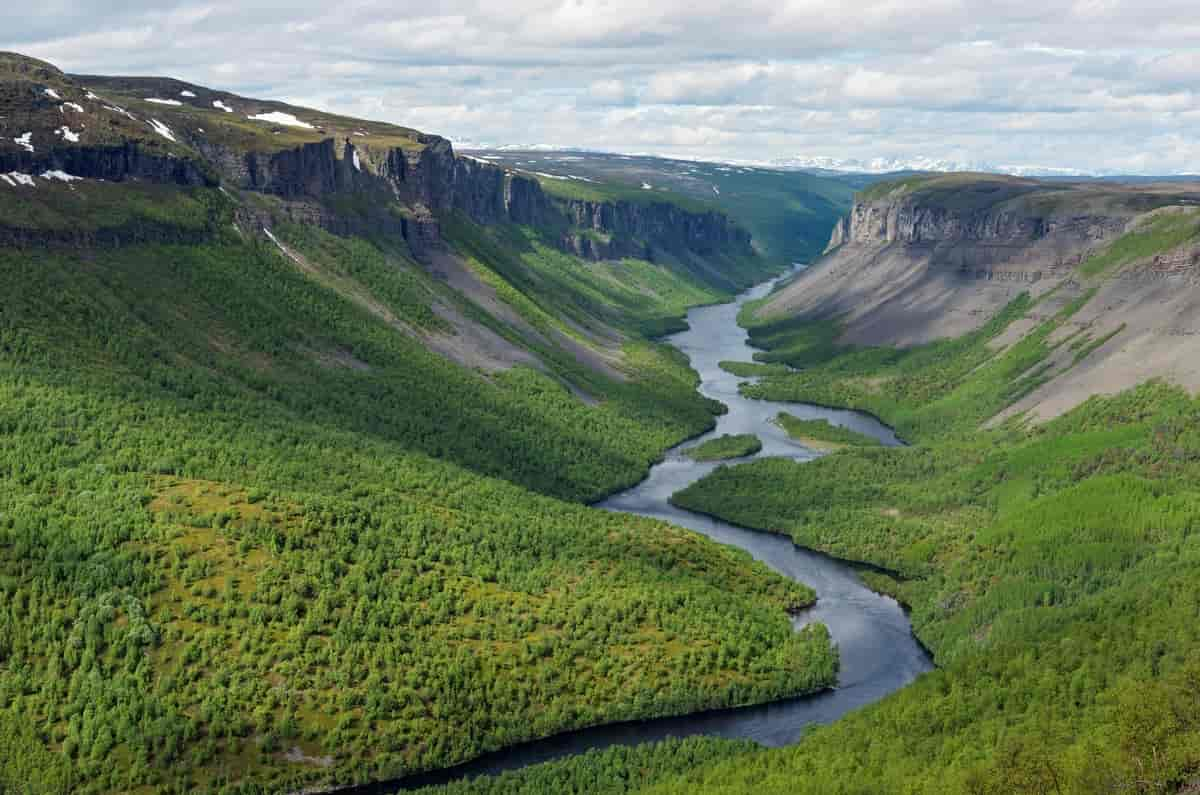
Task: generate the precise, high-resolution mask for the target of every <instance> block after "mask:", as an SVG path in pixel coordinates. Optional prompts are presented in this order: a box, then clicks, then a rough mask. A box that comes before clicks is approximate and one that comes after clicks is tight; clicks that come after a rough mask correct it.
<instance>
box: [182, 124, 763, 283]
mask: <svg viewBox="0 0 1200 795" xmlns="http://www.w3.org/2000/svg"><path fill="white" fill-rule="evenodd" d="M418 140H419V143H420V144H422V147H421V148H419V149H417V148H400V147H393V148H389V149H387V150H385V151H382V152H380V151H377V150H375V149H373V148H372V147H371V145H370V144H369V143H363V142H358V141H350V140H347V141H345V142H343V143H342V144H341V145H340V147H339V144H337V143H336V142H335V141H333V140H332V139H326V140H324V141H321V142H319V143H312V144H305V145H303V146H300V147H297V148H295V149H288V150H284V151H280V152H275V153H271V154H261V153H257V152H247V153H245V154H243V155H241V156H238V155H236V154H234V153H232V152H230V151H228V150H226V149H222V148H221V147H216V146H206V145H204V144H203V143H201V144H199V146H200V148H201V150H202V151H203V152H204V153H205V155H206V157H208V158H209V160H210V162H212V163H213V165H214V167H216V168H217V169H219V170H220V171H221V172H222V173H223V175H224V176H225V178H226V179H227V180H228V181H230V182H232V183H233V184H235V185H237V186H238V187H240V188H242V189H246V190H254V191H262V192H265V193H270V194H274V195H277V196H279V197H281V198H284V199H287V200H289V201H291V202H296V201H299V202H303V201H306V200H314V199H315V200H319V201H321V202H322V203H323V204H324V205H325V207H326V208H327V211H326V212H324V213H322V214H320V215H319V217H320V219H321V223H322V225H323V226H325V227H326V228H329V229H331V230H332V231H335V232H358V231H361V229H360V227H361V225H362V223H360V222H359V220H361V219H359V220H356V219H355V218H354V217H352V216H349V217H348V216H347V215H346V213H345V212H337V211H331V209H330V208H332V207H339V206H340V207H341V208H342V209H343V210H344V209H345V207H346V202H345V201H342V202H339V201H338V199H339V198H341V199H347V198H351V197H355V196H357V197H359V198H360V199H368V204H369V197H375V198H378V199H379V200H380V201H381V202H382V203H387V202H391V201H394V202H399V203H400V204H401V205H403V206H404V207H405V208H406V211H405V212H404V213H401V214H399V215H395V214H393V215H390V216H389V215H386V214H373V215H372V217H371V219H370V221H369V222H366V223H369V225H370V226H371V227H372V228H374V229H375V230H379V229H380V228H381V227H380V224H381V223H382V224H384V225H391V226H393V227H394V228H395V229H397V230H399V231H402V232H403V234H404V236H405V238H406V239H407V240H408V241H409V244H410V246H411V247H412V248H413V249H414V251H415V252H417V253H418V255H420V254H423V253H428V252H429V250H430V248H431V247H432V246H435V245H437V241H438V240H439V237H440V234H439V228H438V220H437V219H438V217H439V216H440V215H442V214H444V213H448V212H460V213H462V214H464V215H465V216H467V217H468V218H470V219H471V220H473V221H476V222H478V223H482V224H496V223H513V224H520V225H527V226H534V227H538V228H540V229H542V230H544V231H549V232H553V233H554V235H555V239H557V241H558V243H559V245H560V247H561V248H563V249H564V250H566V251H569V252H571V253H574V254H576V255H578V256H582V257H586V258H589V259H608V258H619V257H627V256H629V257H642V258H650V259H653V258H654V257H655V256H656V255H657V253H659V252H663V251H669V252H688V253H692V254H695V255H698V256H709V255H712V254H715V253H717V252H719V251H725V252H733V253H738V254H747V255H748V254H750V253H752V248H751V241H750V236H749V234H748V233H746V232H745V231H744V230H742V229H741V228H740V227H737V226H736V225H734V224H733V223H732V222H731V221H730V220H729V219H728V218H727V217H726V216H725V215H723V214H721V213H718V212H689V211H687V210H684V209H683V208H681V207H679V206H677V205H675V204H672V203H670V202H668V201H647V202H635V201H613V202H607V201H586V200H563V199H558V198H555V197H553V196H551V195H549V194H548V193H546V191H544V190H543V189H542V187H541V185H540V184H539V183H538V182H537V180H535V179H533V178H531V177H527V176H524V175H522V174H518V173H514V172H511V171H507V170H505V169H502V168H499V167H496V166H493V165H490V164H487V163H483V162H481V161H479V160H476V159H473V158H467V157H459V156H457V155H456V154H455V153H454V150H453V148H452V146H451V144H450V142H449V141H446V140H445V139H442V138H438V137H436V136H427V135H422V136H420V138H419V139H418ZM339 148H340V153H339ZM351 203H353V202H351ZM360 205H361V202H360ZM376 209H378V208H376ZM306 212H307V210H306Z"/></svg>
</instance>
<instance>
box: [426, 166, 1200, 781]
mask: <svg viewBox="0 0 1200 795" xmlns="http://www.w3.org/2000/svg"><path fill="white" fill-rule="evenodd" d="M1192 196H1193V193H1192V192H1191V188H1190V187H1189V186H1186V185H1177V186H1172V187H1170V188H1163V187H1159V186H1145V187H1143V186H1139V187H1137V188H1125V187H1120V186H1109V185H1104V186H1097V185H1095V184H1090V185H1086V186H1081V185H1059V184H1046V183H1041V182H1033V181H1029V180H1015V179H1009V178H994V177H978V176H975V175H956V176H953V177H936V178H913V179H909V180H906V181H904V182H902V183H893V184H890V185H887V186H880V187H878V188H875V189H871V190H868V191H866V192H865V193H864V194H862V195H860V196H859V198H858V201H857V203H856V206H855V210H854V212H853V213H852V214H851V216H850V219H849V222H848V223H847V224H845V225H842V226H840V227H839V229H838V230H837V231H836V232H835V237H834V244H835V249H834V250H833V251H832V252H831V254H830V255H829V256H828V257H827V258H825V259H824V260H823V261H821V262H819V263H817V264H816V265H814V266H813V268H812V270H811V271H809V272H807V273H805V274H804V275H802V276H801V277H800V278H798V279H797V280H795V281H794V282H792V283H791V284H790V285H788V286H787V287H785V288H784V289H782V290H780V291H779V292H777V293H776V294H775V295H774V296H772V297H769V298H768V299H767V300H765V301H764V302H763V303H762V304H761V305H760V306H759V307H758V308H757V310H756V311H755V310H753V309H752V310H751V311H748V312H745V313H743V317H742V320H743V322H744V323H745V324H746V325H747V326H748V327H749V329H750V332H751V334H752V337H753V339H754V340H755V341H756V342H757V343H758V344H759V345H760V346H762V347H763V348H764V349H765V350H764V351H763V352H762V353H760V354H757V356H758V357H759V358H762V359H763V360H765V361H766V362H768V363H772V364H768V365H761V364H760V365H759V366H758V367H752V366H751V367H749V368H748V369H744V370H743V368H744V367H745V365H742V366H738V365H736V364H734V363H722V366H723V367H728V368H729V369H731V370H732V371H735V372H736V371H743V372H746V373H747V374H748V375H754V376H757V377H758V378H757V380H756V381H754V382H747V383H745V384H744V385H743V386H742V391H743V393H744V394H745V395H747V396H750V397H759V398H764V399H770V400H784V401H798V402H810V403H815V404H820V405H825V406H834V407H846V408H855V409H860V410H864V411H868V412H871V413H873V414H875V415H876V416H877V417H879V418H880V419H881V420H882V421H884V422H886V423H888V424H889V425H891V426H892V427H894V428H895V429H896V431H897V433H898V434H899V435H901V436H902V437H903V438H904V439H905V440H906V441H908V442H909V443H910V444H909V445H907V446H903V447H895V448H887V447H880V446H863V445H859V444H842V445H838V446H837V447H836V449H833V450H832V451H831V452H829V454H828V455H825V456H823V457H821V458H819V459H817V460H815V461H810V462H804V463H797V462H794V461H790V460H787V459H784V458H766V459H760V460H756V461H752V462H750V463H744V464H738V465H735V466H726V467H721V468H718V469H716V470H714V471H713V472H712V473H711V474H710V475H708V476H707V477H705V478H704V479H702V480H700V481H697V482H695V483H693V484H691V485H690V486H688V487H687V488H685V489H683V490H681V491H679V492H677V493H676V494H674V495H673V496H672V498H671V499H672V502H673V503H675V504H676V505H679V506H681V507H683V508H686V509H689V510H693V511H698V512H701V513H704V514H707V515H711V516H715V517H717V518H719V519H723V520H725V521H728V522H733V523H736V524H738V525H741V526H745V527H750V528H758V529H761V530H764V531H767V532H774V533H782V534H784V535H787V536H789V537H790V538H791V539H793V540H794V541H795V542H796V543H798V544H800V545H803V546H806V547H809V548H813V549H817V550H820V551H823V552H826V553H828V554H831V555H835V556H838V557H842V558H846V559H852V560H858V561H863V562H865V563H867V564H870V565H871V566H872V567H873V568H872V569H871V570H870V571H867V572H865V573H863V575H862V576H863V579H864V581H865V582H867V583H868V584H869V585H870V586H871V587H872V588H874V589H876V590H878V591H880V592H882V593H886V594H889V595H892V596H894V597H895V598H896V599H898V600H900V601H901V602H902V603H903V604H905V605H907V606H909V607H910V608H911V618H912V626H913V631H914V632H915V633H916V635H917V637H918V638H919V639H920V640H921V641H922V643H923V644H924V645H925V646H926V647H927V648H928V649H929V650H930V651H931V652H932V653H933V655H934V658H935V660H936V662H937V666H938V667H937V669H936V670H934V671H932V672H930V673H928V674H925V675H924V676H922V677H921V678H919V679H918V680H917V681H916V682H914V683H913V684H911V685H909V686H908V687H905V688H903V689H901V690H898V691H896V692H895V693H893V694H891V695H889V696H887V697H886V698H884V699H882V700H880V701H879V702H877V703H875V704H872V705H871V706H869V707H866V708H864V709H862V710H859V711H857V712H853V713H850V714H848V715H846V716H844V717H842V718H841V719H839V720H838V721H836V722H834V723H832V724H830V725H827V726H822V727H819V728H814V729H813V730H812V731H811V732H810V733H809V734H807V735H806V736H805V738H804V739H803V741H801V742H799V743H797V744H796V745H794V746H791V747H788V748H782V749H772V750H766V749H750V748H738V747H737V746H735V745H733V744H727V743H716V744H711V745H707V746H699V745H698V746H694V747H691V748H687V749H684V748H683V747H680V746H678V745H672V744H663V745H661V746H656V747H653V748H646V749H641V750H640V753H639V754H638V755H637V756H636V757H633V755H628V756H630V757H633V758H629V759H628V760H627V759H625V758H623V757H622V755H620V754H616V753H613V752H604V753H595V754H591V755H590V756H587V757H577V758H574V759H571V760H568V761H566V762H558V763H553V764H550V765H545V766H540V767H537V768H531V769H529V770H523V771H518V772H516V773H510V774H508V775H506V776H501V777H495V778H488V779H481V780H479V781H474V782H470V783H463V784H460V785H457V786H455V787H451V788H448V789H447V790H445V791H449V792H454V793H461V794H463V795H465V794H466V793H479V794H480V795H483V794H484V793H506V792H512V793H516V792H521V793H537V792H545V793H549V792H556V791H573V790H574V791H580V790H581V789H586V788H587V786H588V783H589V782H592V781H596V782H597V783H598V786H597V787H596V791H601V792H608V793H634V792H636V793H653V795H674V794H675V793H678V794H679V795H684V793H686V794H687V795H695V794H696V793H755V795H762V794H764V793H766V794H767V795H770V794H772V793H778V795H796V794H797V793H799V794H801V795H807V794H808V793H811V795H825V793H830V792H839V793H862V794H863V795H866V794H867V793H893V792H896V793H947V795H950V794H951V793H954V794H956V795H957V794H958V793H968V794H970V795H1013V794H1014V793H1016V794H1027V795H1034V794H1035V793H1036V794H1039V795H1044V794H1045V793H1056V794H1059V795H1095V793H1147V792H1157V793H1180V794H1183V793H1194V792H1196V791H1197V789H1198V788H1200V667H1198V665H1197V660H1200V632H1198V626H1200V625H1198V624H1197V621H1196V617H1197V616H1198V615H1200V576H1198V574H1200V536H1198V535H1197V533H1196V516H1198V515H1200V434H1198V433H1197V428H1198V427H1200V398H1198V397H1197V396H1196V394H1195V392H1194V389H1195V386H1194V385H1190V388H1189V389H1184V388H1182V387H1183V386H1189V384H1188V383H1187V382H1186V380H1185V379H1184V378H1181V377H1180V376H1179V373H1180V369H1178V368H1176V367H1175V366H1174V365H1172V366H1169V367H1168V366H1165V365H1164V361H1168V362H1170V361H1174V362H1177V363H1179V364H1180V366H1182V365H1187V364H1190V363H1191V361H1189V359H1188V357H1191V360H1192V361H1194V359H1195V351H1193V350H1192V349H1191V348H1190V347H1189V343H1188V341H1187V337H1186V335H1185V336H1183V337H1182V338H1180V337H1177V336H1174V335H1171V334H1166V333H1162V334H1161V336H1163V337H1165V338H1166V340H1167V342H1165V343H1164V342H1161V341H1158V340H1156V338H1155V335H1154V333H1153V332H1152V331H1148V330H1147V329H1148V328H1149V329H1155V328H1157V329H1164V328H1167V329H1169V328H1174V327H1182V328H1188V327H1190V326H1191V325H1192V324H1194V323H1195V322H1196V318H1197V317H1198V315H1197V314H1196V312H1195V311H1193V310H1190V309H1189V308H1188V307H1189V306H1190V303H1189V302H1190V301H1191V300H1192V295H1193V293H1194V292H1195V288H1194V286H1193V281H1192V278H1191V270H1192V267H1193V265H1194V262H1195V259H1194V257H1193V254H1192V252H1193V250H1194V246H1195V245H1196V243H1195V241H1196V238H1197V235H1198V234H1200V228H1198V223H1197V222H1198V219H1197V217H1196V215H1195V212H1196V211H1195V210H1194V209H1193V207H1192V204H1193V200H1192ZM964 266H966V267H964ZM1031 270H1032V271H1033V272H1038V271H1040V272H1041V273H1042V276H1041V277H1040V278H1038V279H1036V280H1029V279H1027V278H1025V277H1023V276H1006V275H1003V274H1026V273H1029V272H1031ZM978 274H982V275H978ZM964 282H966V284H964ZM1009 289H1011V290H1012V294H1011V295H1008V294H1006V293H1007V291H1008V290H1009ZM1108 301H1111V302H1116V301H1124V303H1122V304H1120V312H1121V313H1122V318H1121V321H1120V323H1124V324H1125V325H1124V326H1122V325H1121V324H1120V323H1117V324H1113V323H1112V322H1111V321H1108V320H1107V319H1106V320H1105V322H1104V323H1103V324H1101V323H1100V322H1092V319H1093V318H1096V317H1097V316H1098V312H1100V311H1101V310H1103V309H1107V308H1108V307H1110V305H1109V304H1107V303H1105V302H1108ZM829 302H832V303H833V304H834V305H833V306H831V307H828V308H827V307H826V306H825V304H827V303H829ZM955 310H957V311H955ZM963 310H966V311H969V312H971V313H972V314H969V315H968V316H967V317H965V318H964V317H961V316H960V315H962V314H964V311H963ZM1109 311H1110V312H1111V311H1113V310H1112V309H1109ZM791 312H796V314H790V313H791ZM1155 316H1157V317H1158V320H1157V324H1158V325H1157V326H1147V325H1146V324H1147V323H1148V322H1149V321H1148V320H1147V318H1151V317H1155ZM847 342H853V343H856V344H846V343H847ZM897 342H902V343H903V344H902V345H898V344H896V343H897ZM1124 346H1133V348H1132V351H1131V354H1128V355H1125V356H1123V355H1122V354H1121V351H1122V350H1123V348H1124ZM1138 346H1141V347H1138ZM1176 347H1178V348H1179V349H1180V350H1178V351H1177V350H1176ZM1151 351H1152V352H1155V353H1156V354H1158V355H1161V356H1171V357H1174V356H1178V357H1179V358H1178V359H1167V360H1164V359H1162V358H1153V357H1151V356H1150V355H1149V353H1148V352H1151ZM1131 355H1136V356H1140V357H1143V360H1142V361H1136V360H1134V359H1132V358H1128V356H1131ZM781 362H782V363H787V364H790V365H792V368H794V369H789V368H785V367H782V366H781V365H780V364H779V363H781ZM1135 365H1136V366H1135ZM1092 377H1098V378H1102V379H1104V380H1103V382H1102V383H1104V384H1106V385H1108V387H1110V388H1111V390H1112V391H1116V390H1118V389H1119V390H1120V391H1119V392H1117V393H1116V394H1113V395H1104V394H1092V393H1093V392H1101V391H1103V390H1100V389H1097V388H1096V387H1095V386H1094V384H1095V383H1096V382H1094V381H1089V380H1087V379H1089V378H1092ZM1173 380H1174V381H1176V383H1170V382H1171V381H1173ZM1064 384H1066V385H1069V388H1068V387H1064V386H1063V385H1064ZM1071 390H1077V391H1076V392H1072V391H1071ZM1068 398H1069V399H1068ZM1027 406H1033V407H1034V408H1035V409H1040V410H1042V411H1043V412H1044V415H1043V416H1042V417H1040V418H1038V419H1039V421H1037V422H1031V421H1028V419H1027V418H1023V417H1022V416H1021V415H1022V409H1023V408H1024V407H1027ZM1051 414H1053V415H1054V416H1050V415H1051ZM785 425H786V423H785ZM805 430H807V429H805ZM821 435H824V436H828V434H827V433H822V434H818V439H817V441H823V440H822V439H820V438H819V437H820V436H821ZM685 754H686V756H684V755H685ZM681 756H684V758H681Z"/></svg>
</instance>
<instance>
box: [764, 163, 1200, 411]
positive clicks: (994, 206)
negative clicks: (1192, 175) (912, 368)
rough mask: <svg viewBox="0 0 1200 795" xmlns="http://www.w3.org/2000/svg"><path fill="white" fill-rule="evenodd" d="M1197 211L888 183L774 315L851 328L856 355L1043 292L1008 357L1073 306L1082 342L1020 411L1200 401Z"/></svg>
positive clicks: (1125, 197) (1182, 204)
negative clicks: (1181, 398) (1122, 395)
mask: <svg viewBox="0 0 1200 795" xmlns="http://www.w3.org/2000/svg"><path fill="white" fill-rule="evenodd" d="M1197 205H1200V185H1189V184H1178V183H1172V184H1164V185H1138V186H1131V185H1121V184H1115V183H1077V184H1068V183H1056V182H1038V181H1035V180H1026V179H1016V178H1009V177H996V176H984V175H975V174H959V175H948V176H938V177H919V178H910V179H906V180H901V181H899V182H892V183H885V184H882V185H878V186H874V187H872V188H870V189H869V190H867V191H864V192H863V193H861V194H859V196H858V197H857V198H856V201H855V204H854V207H853V208H852V210H851V211H850V213H849V214H848V215H847V216H846V217H845V218H844V219H842V220H841V221H839V222H838V224H837V225H836V226H835V228H834V230H833V231H832V233H831V235H830V245H829V248H828V250H827V255H826V256H825V257H824V258H823V259H822V260H820V261H819V262H818V263H816V264H815V265H813V266H812V267H811V268H809V269H808V270H807V271H806V272H805V273H803V274H802V275H801V276H800V277H798V278H797V279H796V280H795V281H793V282H792V283H791V284H789V285H788V286H787V287H786V288H785V289H783V290H781V291H780V292H779V293H777V294H775V295H774V296H773V297H772V298H771V300H770V301H768V302H767V303H766V304H765V305H764V306H763V307H761V308H760V309H759V312H758V317H759V318H760V319H767V318H784V317H786V318H797V317H798V318H808V319H812V320H824V321H831V322H837V323H838V324H839V326H840V328H841V336H840V342H841V343H843V344H852V345H885V346H899V347H907V346H913V345H919V344H924V343H928V342H932V341H934V340H939V339H946V338H950V337H956V336H959V335H962V334H965V333H967V332H970V331H972V330H974V329H977V328H979V327H981V326H982V325H983V324H984V323H986V322H987V321H988V320H989V319H991V318H992V317H994V316H995V315H996V314H997V313H998V312H999V311H1000V310H1001V309H1003V308H1004V307H1005V306H1007V305H1009V304H1010V303H1011V302H1012V301H1013V300H1014V299H1015V298H1016V297H1018V296H1019V295H1021V294H1022V293H1029V294H1030V296H1031V297H1032V298H1034V299H1035V305H1034V308H1033V309H1031V310H1030V311H1029V312H1028V313H1027V314H1026V315H1025V316H1024V317H1021V318H1019V319H1018V320H1016V321H1015V322H1014V323H1013V324H1012V325H1011V326H1010V327H1009V328H1008V329H1007V330H1006V331H1005V333H1004V334H1003V335H1001V336H1000V337H999V338H997V340H996V347H997V349H1002V348H1004V347H1007V346H1009V345H1012V344H1015V343H1016V342H1017V341H1019V340H1021V339H1023V338H1024V337H1025V336H1026V335H1027V334H1028V333H1030V332H1031V331H1033V330H1034V329H1036V328H1037V327H1038V326H1039V325H1040V323H1041V322H1042V321H1043V320H1044V319H1045V318H1047V317H1050V316H1053V315H1054V314H1055V313H1056V312H1058V311H1060V310H1063V309H1064V308H1065V307H1068V306H1073V305H1074V304H1073V302H1083V305H1082V306H1083V308H1082V309H1080V310H1078V312H1077V313H1076V314H1075V315H1074V317H1073V319H1072V321H1071V329H1072V331H1075V332H1078V333H1079V334H1080V335H1082V339H1079V340H1075V341H1074V343H1075V344H1072V345H1071V346H1063V348H1062V349H1061V350H1059V351H1057V352H1056V354H1055V358H1054V359H1053V366H1052V367H1051V368H1050V369H1048V370H1047V371H1046V372H1044V373H1041V374H1040V376H1041V377H1042V378H1044V379H1045V381H1046V383H1045V384H1044V385H1042V386H1041V387H1039V388H1037V389H1035V390H1034V391H1033V392H1032V393H1031V394H1030V395H1029V396H1028V397H1027V398H1025V399H1023V400H1022V401H1020V402H1019V403H1018V404H1017V405H1016V406H1015V407H1014V409H1013V411H1016V412H1025V411H1029V412H1031V413H1032V414H1033V415H1034V416H1039V417H1050V416H1056V415H1057V414H1059V413H1061V412H1063V411H1065V410H1067V409H1069V408H1071V407H1072V406H1074V405H1076V404H1077V403H1078V402H1080V401H1082V400H1084V399H1086V397H1087V396H1089V395H1091V394H1095V393H1097V392H1100V393H1111V392H1115V391H1119V390H1120V389H1123V388H1126V387H1129V386H1132V385H1134V384H1136V383H1140V382H1141V381H1144V380H1146V379H1148V378H1164V379H1168V380H1172V381H1174V382H1176V383H1180V384H1182V385H1185V386H1189V387H1191V388H1200V364H1198V362H1200V289H1198V285H1200V212H1198V211H1197V209H1196V208H1197ZM1088 340H1096V341H1103V344H1100V343H1097V345H1098V347H1096V348H1095V349H1094V350H1093V349H1092V348H1091V347H1088V346H1087V344H1086V343H1087V342H1088ZM1058 342H1061V341H1059V340H1055V343H1058ZM1078 351H1085V354H1084V355H1082V356H1080V358H1078V360H1077V359H1076V354H1077V352H1078Z"/></svg>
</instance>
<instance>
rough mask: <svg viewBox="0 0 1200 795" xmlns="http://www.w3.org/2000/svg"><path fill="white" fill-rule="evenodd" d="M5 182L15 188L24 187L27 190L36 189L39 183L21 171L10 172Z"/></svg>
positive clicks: (5, 177)
mask: <svg viewBox="0 0 1200 795" xmlns="http://www.w3.org/2000/svg"><path fill="white" fill-rule="evenodd" d="M4 180H5V181H6V182H7V183H8V184H9V185H12V186H13V187H16V186H17V185H24V186H25V187H27V188H36V187H37V183H36V182H34V181H33V176H32V175H31V174H22V173H21V172H20V171H10V172H8V173H7V174H5V175H4Z"/></svg>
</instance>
